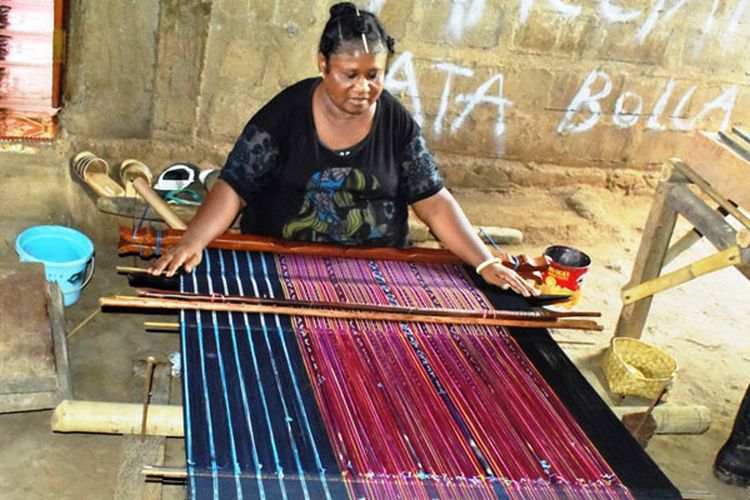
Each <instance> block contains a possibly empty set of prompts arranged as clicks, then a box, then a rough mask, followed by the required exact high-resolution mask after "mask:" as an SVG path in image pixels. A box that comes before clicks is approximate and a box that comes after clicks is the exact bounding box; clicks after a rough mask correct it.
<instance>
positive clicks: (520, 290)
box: [481, 263, 539, 297]
mask: <svg viewBox="0 0 750 500" xmlns="http://www.w3.org/2000/svg"><path fill="white" fill-rule="evenodd" d="M481 276H482V278H484V281H486V282H487V283H489V284H491V285H495V286H499V287H500V288H502V289H503V290H509V289H510V290H513V291H514V292H516V293H517V294H519V295H523V296H524V297H532V296H533V297H536V296H538V295H539V291H538V290H537V289H536V288H534V287H533V286H532V285H531V284H530V283H529V282H527V281H526V280H525V279H523V278H522V277H521V276H520V275H519V274H518V273H517V272H515V271H514V270H512V269H510V268H507V267H505V266H504V265H502V264H499V263H495V264H492V265H490V266H487V267H486V268H484V269H483V270H482V273H481Z"/></svg>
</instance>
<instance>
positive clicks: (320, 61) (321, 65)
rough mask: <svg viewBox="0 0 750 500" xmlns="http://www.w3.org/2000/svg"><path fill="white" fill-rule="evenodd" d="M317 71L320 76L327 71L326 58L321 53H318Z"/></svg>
mask: <svg viewBox="0 0 750 500" xmlns="http://www.w3.org/2000/svg"><path fill="white" fill-rule="evenodd" d="M318 69H319V70H320V74H321V75H323V73H326V72H327V69H328V67H327V65H326V56H324V55H323V53H322V52H318Z"/></svg>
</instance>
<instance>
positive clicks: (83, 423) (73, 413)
mask: <svg viewBox="0 0 750 500" xmlns="http://www.w3.org/2000/svg"><path fill="white" fill-rule="evenodd" d="M142 416H143V405H141V404H138V403H109V402H100V401H73V400H67V399H66V400H63V401H62V402H60V404H59V405H57V408H55V411H54V412H53V413H52V419H51V425H52V430H53V431H55V432H94V433H100V434H132V435H137V434H140V432H141V420H142ZM146 434H149V435H151V436H169V437H183V436H184V435H185V431H184V428H183V421H182V406H179V405H162V404H152V405H150V408H149V418H148V422H147V425H146Z"/></svg>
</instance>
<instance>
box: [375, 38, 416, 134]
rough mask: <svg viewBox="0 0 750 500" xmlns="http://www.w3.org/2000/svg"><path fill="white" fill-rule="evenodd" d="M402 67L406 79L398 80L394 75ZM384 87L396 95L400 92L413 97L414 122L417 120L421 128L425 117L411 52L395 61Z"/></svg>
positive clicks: (405, 53)
mask: <svg viewBox="0 0 750 500" xmlns="http://www.w3.org/2000/svg"><path fill="white" fill-rule="evenodd" d="M402 67H403V70H404V74H405V76H406V79H405V80H396V77H395V76H394V75H395V74H396V73H397V72H398V71H400V70H401V69H402ZM384 86H385V88H387V89H388V91H389V92H392V93H394V94H395V93H399V92H407V93H408V94H409V97H411V106H412V114H413V115H414V120H416V122H417V123H418V124H419V126H420V127H421V126H422V122H424V117H423V116H422V103H421V101H420V100H419V88H418V86H417V76H416V73H415V71H414V61H413V60H412V53H411V52H404V53H403V54H401V55H400V56H399V57H398V59H396V60H395V61H393V64H392V65H391V68H390V70H388V74H387V75H386V77H385V84H384Z"/></svg>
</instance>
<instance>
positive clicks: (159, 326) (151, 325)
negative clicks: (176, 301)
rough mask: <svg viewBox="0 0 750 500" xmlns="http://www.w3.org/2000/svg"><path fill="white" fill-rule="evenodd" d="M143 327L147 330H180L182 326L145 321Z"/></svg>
mask: <svg viewBox="0 0 750 500" xmlns="http://www.w3.org/2000/svg"><path fill="white" fill-rule="evenodd" d="M143 327H144V328H145V329H146V330H175V331H176V330H179V329H180V324H179V323H173V322H165V321H144V322H143Z"/></svg>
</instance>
